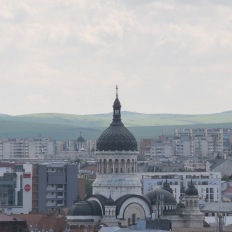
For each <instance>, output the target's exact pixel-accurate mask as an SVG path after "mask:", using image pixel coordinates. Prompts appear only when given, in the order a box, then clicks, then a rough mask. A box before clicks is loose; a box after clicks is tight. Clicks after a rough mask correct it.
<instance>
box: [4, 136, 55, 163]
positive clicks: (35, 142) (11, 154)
mask: <svg viewBox="0 0 232 232" xmlns="http://www.w3.org/2000/svg"><path fill="white" fill-rule="evenodd" d="M54 154H55V141H52V140H51V139H50V138H15V139H4V140H1V141H0V158H1V159H21V158H23V159H24V158H29V159H50V158H51V157H53V156H54Z"/></svg>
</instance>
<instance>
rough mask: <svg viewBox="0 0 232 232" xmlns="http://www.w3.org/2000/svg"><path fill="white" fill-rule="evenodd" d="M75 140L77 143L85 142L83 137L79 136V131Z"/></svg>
mask: <svg viewBox="0 0 232 232" xmlns="http://www.w3.org/2000/svg"><path fill="white" fill-rule="evenodd" d="M77 142H78V143H84V142H85V139H84V138H83V137H82V136H81V133H80V136H79V137H78V138H77Z"/></svg>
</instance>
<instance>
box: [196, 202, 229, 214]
mask: <svg viewBox="0 0 232 232" xmlns="http://www.w3.org/2000/svg"><path fill="white" fill-rule="evenodd" d="M200 210H201V211H202V212H204V213H208V212H209V213H210V212H212V213H217V212H223V213H232V204H231V203H214V202H210V203H205V205H204V206H202V207H201V209H200Z"/></svg>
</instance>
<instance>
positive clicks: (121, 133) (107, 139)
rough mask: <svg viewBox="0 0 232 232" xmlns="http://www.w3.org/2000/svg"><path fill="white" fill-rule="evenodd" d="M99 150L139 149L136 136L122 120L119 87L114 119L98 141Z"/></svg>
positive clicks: (114, 105)
mask: <svg viewBox="0 0 232 232" xmlns="http://www.w3.org/2000/svg"><path fill="white" fill-rule="evenodd" d="M97 150H98V151H137V142H136V139H135V137H134V136H133V134H132V133H131V132H130V131H129V130H128V129H127V128H126V127H125V126H124V124H123V123H122V121H121V103H120V101H119V99H118V87H116V99H115V101H114V104H113V121H112V123H111V124H110V126H109V127H108V128H107V129H106V130H105V131H104V132H103V133H102V134H101V135H100V137H99V139H98V141H97Z"/></svg>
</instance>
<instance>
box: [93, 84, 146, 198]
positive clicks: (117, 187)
mask: <svg viewBox="0 0 232 232" xmlns="http://www.w3.org/2000/svg"><path fill="white" fill-rule="evenodd" d="M96 156H97V163H98V164H97V171H98V174H97V178H96V180H95V181H94V183H93V194H101V195H103V196H105V197H106V198H109V197H110V193H111V197H112V199H113V200H114V201H115V200H117V199H118V198H119V197H121V196H123V195H126V194H130V193H131V194H138V195H140V194H141V187H142V185H141V182H140V180H139V179H138V178H137V175H136V172H137V156H138V150H137V142H136V139H135V137H134V136H133V134H132V133H131V132H130V131H129V130H128V129H127V128H126V127H125V126H124V124H123V123H122V120H121V103H120V101H119V98H118V88H117V87H116V98H115V101H114V104H113V120H112V123H111V124H110V126H109V127H108V128H107V129H106V130H105V131H104V132H103V133H102V134H101V136H100V137H99V139H98V141H97V151H96Z"/></svg>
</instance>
